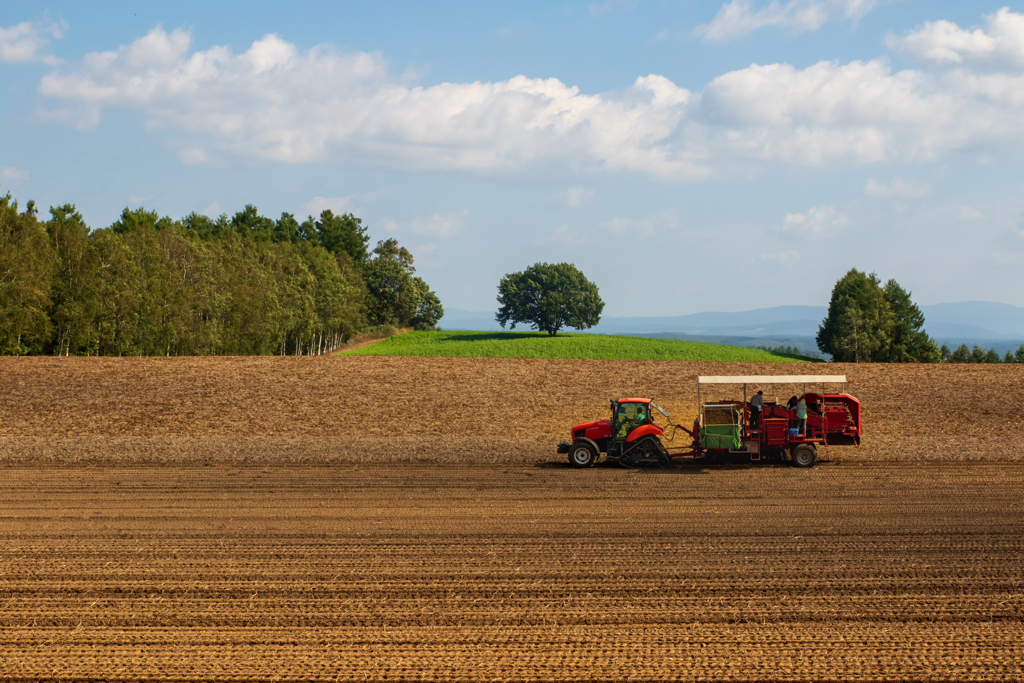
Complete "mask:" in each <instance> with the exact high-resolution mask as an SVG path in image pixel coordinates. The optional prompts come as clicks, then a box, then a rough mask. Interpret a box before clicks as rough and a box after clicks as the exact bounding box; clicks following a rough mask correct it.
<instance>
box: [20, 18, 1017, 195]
mask: <svg viewBox="0 0 1024 683" xmlns="http://www.w3.org/2000/svg"><path fill="white" fill-rule="evenodd" d="M733 4H735V3H730V5H727V7H728V6H732V5H733ZM804 4H805V5H808V4H807V3H804ZM810 4H814V3H810ZM819 4H820V3H819ZM801 6H803V5H801ZM808 6H810V5H808ZM823 6H824V5H823ZM869 6H871V4H870V3H863V2H862V3H845V4H842V5H841V6H840V5H833V4H828V8H831V9H829V10H828V11H829V12H832V13H833V14H835V13H839V14H842V13H843V12H849V13H850V15H851V16H854V15H856V14H857V13H858V12H863V11H867V10H866V9H865V8H869ZM766 7H773V5H769V6H766ZM774 7H776V9H778V10H779V11H782V10H785V11H787V12H789V11H791V10H789V9H786V8H790V7H796V5H794V4H793V3H792V2H790V3H787V4H785V5H775V6H774ZM762 9H764V8H762ZM758 11H761V10H758ZM765 11H767V10H765ZM773 11H775V10H773ZM792 11H795V10H792ZM829 16H831V15H829ZM837 16H838V15H837ZM843 16H845V15H843ZM994 17H995V18H990V20H989V30H988V33H986V35H989V34H993V35H994V34H995V33H996V31H995V29H993V28H992V26H993V25H994V23H993V22H996V21H997V20H998V22H1001V23H1000V24H999V25H1000V26H1010V25H1015V24H1014V22H1018V21H1020V22H1024V15H1018V14H1013V13H1011V12H1003V11H1000V12H999V13H997V14H996V15H994ZM1009 30H1010V29H1008V28H1006V29H1003V28H1001V29H1000V31H1002V33H1000V34H999V35H1004V34H1007V32H1008V31H1009ZM1007 35H1008V34H1007ZM191 42H192V41H191V35H190V33H189V32H188V31H187V30H183V29H175V30H173V31H170V32H167V31H165V30H164V29H163V28H161V27H157V28H155V29H153V30H152V31H150V32H149V33H148V34H147V35H145V36H143V37H141V38H139V39H138V40H136V41H134V42H133V43H131V44H129V45H125V46H122V47H120V48H119V49H117V50H114V51H109V52H98V53H91V54H89V55H87V56H86V57H85V58H84V59H83V60H82V61H81V62H79V63H76V64H64V65H60V66H58V67H55V68H54V69H53V71H52V72H51V73H50V74H48V75H46V76H45V77H44V78H43V79H42V81H41V83H40V92H41V94H42V95H44V96H46V97H48V98H50V100H49V101H50V102H53V103H56V106H54V107H51V109H50V110H49V111H48V112H45V113H44V114H43V115H41V118H46V119H48V120H53V121H63V122H68V123H72V124H73V125H77V126H79V127H88V126H92V125H95V124H96V123H97V122H98V121H100V120H101V117H102V114H103V112H104V111H105V110H108V109H111V108H117V109H131V110H135V111H137V112H139V113H140V114H141V115H142V116H144V117H145V119H146V125H147V127H148V129H149V130H151V131H153V132H154V133H156V134H161V133H163V134H166V135H167V136H168V138H169V139H170V140H172V141H173V142H172V143H171V144H172V145H174V146H175V147H176V151H177V152H178V155H179V159H180V160H181V162H182V163H186V164H203V163H213V162H214V161H216V162H217V163H228V164H229V163H231V162H232V160H238V159H242V160H245V159H252V158H255V159H259V160H274V161H278V162H282V163H305V162H314V161H324V160H336V161H343V162H345V163H347V164H350V165H357V166H359V165H361V166H377V167H393V168H402V169H411V170H468V171H473V172H481V171H483V172H488V171H493V172H501V173H523V172H530V170H532V169H536V168H539V167H560V168H571V169H573V171H574V172H578V171H580V170H581V169H588V170H626V171H634V172H640V173H645V174H648V175H652V176H658V177H663V178H669V179H674V180H683V181H691V180H701V179H705V178H709V177H714V176H723V175H728V174H731V173H751V172H757V171H758V170H759V169H761V168H763V167H765V166H766V165H767V164H772V163H779V162H781V163H787V164H794V165H804V166H818V165H858V164H872V163H879V162H893V161H901V162H906V161H922V160H930V159H935V158H937V157H939V156H940V155H942V154H944V153H946V152H949V151H951V150H963V151H966V152H968V153H970V154H972V155H973V157H974V158H975V159H978V160H982V159H985V158H995V157H998V156H1001V155H1007V154H1015V153H1019V152H1020V151H1021V149H1022V148H1024V127H1022V126H1020V124H1019V122H1020V121H1021V119H1022V116H1024V74H1022V73H1020V72H1019V70H1016V71H1015V70H1012V69H1011V70H1000V68H1001V67H999V66H998V65H996V66H993V65H992V64H989V65H987V66H986V70H984V71H976V70H971V68H969V65H968V66H964V67H962V68H959V69H948V68H945V67H942V68H939V69H936V70H927V69H925V70H921V69H906V70H902V71H896V72H894V71H893V69H892V65H891V64H890V62H889V60H888V59H886V58H885V57H880V58H877V59H873V60H870V61H853V62H849V63H845V64H843V63H839V62H833V61H823V62H819V63H817V64H812V65H810V66H808V67H806V68H797V67H794V66H792V65H789V64H763V65H762V64H752V65H750V66H749V67H746V68H744V69H738V70H736V71H731V72H728V73H725V74H722V75H720V76H718V77H716V78H714V79H713V80H712V81H711V82H709V83H708V84H707V85H706V86H705V87H704V88H703V90H702V91H700V92H693V91H690V90H688V89H686V88H682V87H679V86H677V85H676V84H675V83H673V82H672V81H671V80H669V79H668V78H665V77H664V76H659V75H655V74H652V75H649V76H643V77H641V78H638V79H637V80H636V81H635V82H634V83H632V84H631V85H629V86H628V87H626V88H624V89H623V90H619V91H613V92H605V93H597V94H586V93H581V92H580V91H579V89H578V88H576V87H573V86H570V85H567V84H565V83H562V82H561V81H559V80H558V79H556V78H548V79H534V78H528V77H526V76H516V77H514V78H511V79H508V80H504V81H496V82H473V83H440V84H438V85H433V86H429V87H424V86H414V85H410V84H409V83H408V82H407V79H406V78H403V77H396V76H395V75H393V74H392V73H391V72H390V70H389V68H388V65H387V63H386V61H385V60H384V58H383V56H382V55H381V54H380V53H364V52H359V53H342V52H339V51H338V50H336V49H335V48H333V47H331V46H329V45H320V46H316V47H313V48H311V49H309V50H305V51H303V50H299V49H298V48H296V47H295V46H294V45H292V44H291V43H288V42H287V41H285V40H283V39H282V38H280V37H278V36H277V35H274V34H270V35H267V36H264V37H263V38H261V39H260V40H257V41H255V42H254V43H253V44H252V45H251V46H250V47H249V48H248V49H247V50H245V51H243V52H240V53H236V52H234V51H232V50H231V49H229V48H226V47H212V48H209V49H207V50H194V49H193V48H192V44H191ZM965 64H966V62H965ZM890 190H891V188H890ZM586 192H587V191H586V190H584V189H582V188H574V189H572V190H570V191H569V192H567V194H566V195H565V201H566V202H567V203H569V204H570V205H571V204H572V202H575V201H579V202H581V203H582V202H583V201H585V199H586Z"/></svg>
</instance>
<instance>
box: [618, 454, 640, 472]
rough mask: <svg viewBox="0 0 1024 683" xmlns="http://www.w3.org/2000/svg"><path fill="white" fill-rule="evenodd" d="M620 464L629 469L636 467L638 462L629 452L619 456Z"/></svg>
mask: <svg viewBox="0 0 1024 683" xmlns="http://www.w3.org/2000/svg"><path fill="white" fill-rule="evenodd" d="M619 465H621V466H622V467H625V468H626V469H629V470H632V469H635V468H636V463H635V462H633V456H631V455H630V454H629V453H627V454H625V455H620V456H619Z"/></svg>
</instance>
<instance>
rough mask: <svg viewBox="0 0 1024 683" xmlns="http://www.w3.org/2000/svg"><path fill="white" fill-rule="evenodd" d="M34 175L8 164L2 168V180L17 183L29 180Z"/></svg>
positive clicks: (0, 173) (0, 179)
mask: <svg viewBox="0 0 1024 683" xmlns="http://www.w3.org/2000/svg"><path fill="white" fill-rule="evenodd" d="M31 176H32V174H31V173H29V172H28V171H23V170H20V169H17V168H14V167H13V166H7V167H5V168H0V181H3V182H5V183H10V184H12V185H16V184H18V183H20V182H23V181H25V180H28V179H29V178H30V177H31Z"/></svg>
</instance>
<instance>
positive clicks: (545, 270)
mask: <svg viewBox="0 0 1024 683" xmlns="http://www.w3.org/2000/svg"><path fill="white" fill-rule="evenodd" d="M498 303H499V304H500V307H499V308H498V314H497V316H495V318H496V319H497V321H498V322H499V323H500V324H501V326H502V327H505V325H506V324H507V323H511V328H510V329H513V330H514V329H516V323H529V324H530V326H531V327H532V328H533V329H535V330H541V331H543V332H547V333H548V336H549V337H554V336H555V335H557V334H558V330H560V329H561V328H562V327H574V328H576V329H577V330H585V329H588V328H590V327H593V326H594V325H596V324H597V323H598V322H600V320H601V311H603V310H604V301H602V300H601V297H600V296H599V295H598V293H597V285H595V284H594V283H593V282H591V281H590V280H588V279H587V278H586V277H585V276H584V275H583V273H582V272H580V270H579V269H578V268H576V266H574V265H573V264H571V263H556V264H550V263H535V264H533V265H532V266H530V267H529V268H527V269H526V270H524V271H523V272H521V273H510V274H508V275H506V276H505V277H503V278H501V282H500V283H498Z"/></svg>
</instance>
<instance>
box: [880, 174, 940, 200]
mask: <svg viewBox="0 0 1024 683" xmlns="http://www.w3.org/2000/svg"><path fill="white" fill-rule="evenodd" d="M931 191H932V188H931V186H930V185H929V184H928V183H915V182H913V181H905V180H903V178H900V177H899V176H896V177H895V178H893V179H892V182H890V183H889V184H888V185H886V184H885V183H883V182H881V181H879V180H878V178H868V182H867V185H865V186H864V192H865V193H866V194H869V195H871V196H872V197H878V198H880V199H917V198H919V197H924V196H925V195H927V194H928V193H930V192H931Z"/></svg>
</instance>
